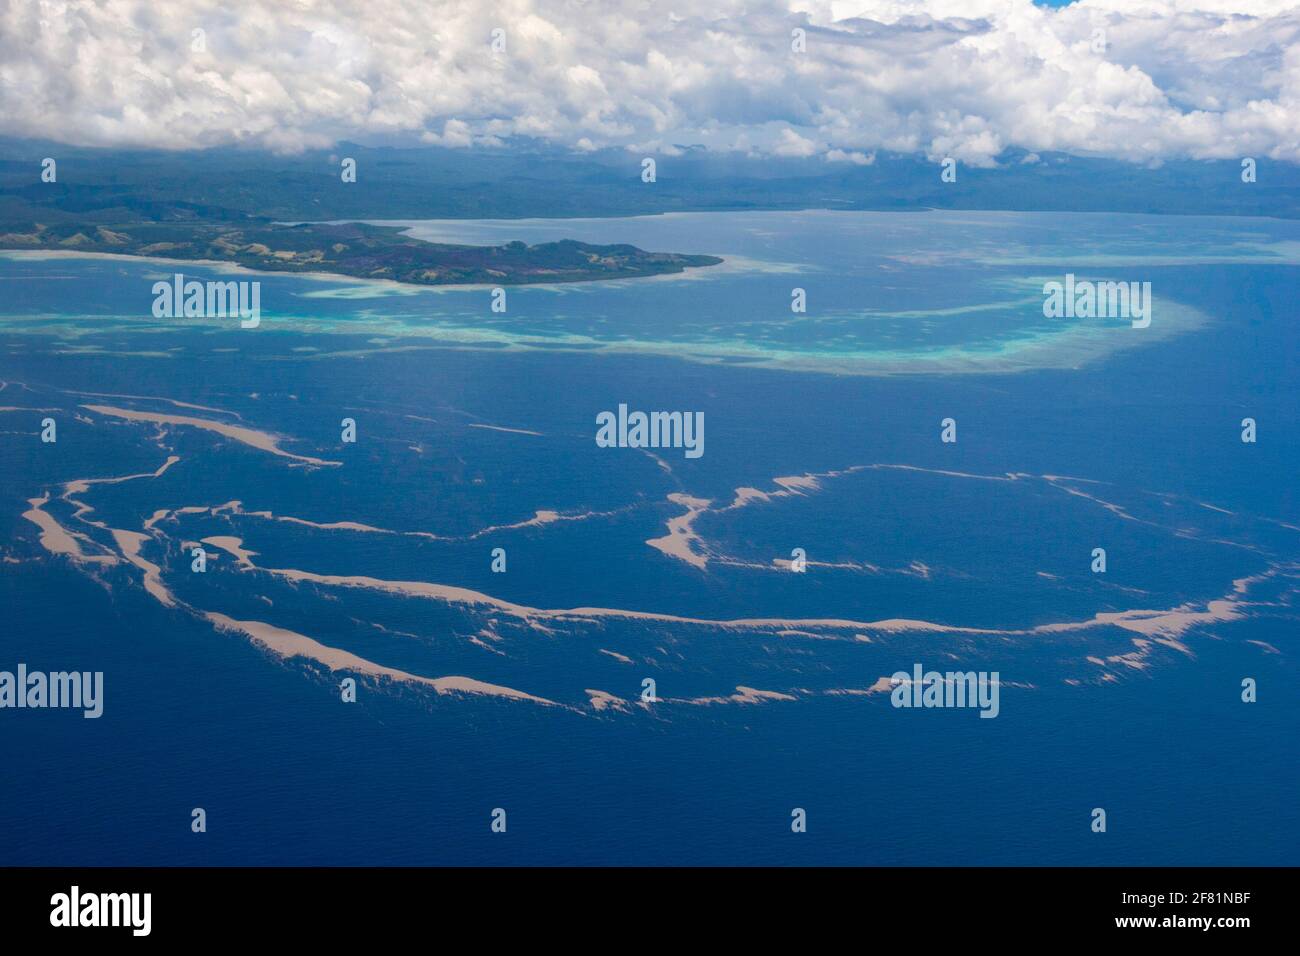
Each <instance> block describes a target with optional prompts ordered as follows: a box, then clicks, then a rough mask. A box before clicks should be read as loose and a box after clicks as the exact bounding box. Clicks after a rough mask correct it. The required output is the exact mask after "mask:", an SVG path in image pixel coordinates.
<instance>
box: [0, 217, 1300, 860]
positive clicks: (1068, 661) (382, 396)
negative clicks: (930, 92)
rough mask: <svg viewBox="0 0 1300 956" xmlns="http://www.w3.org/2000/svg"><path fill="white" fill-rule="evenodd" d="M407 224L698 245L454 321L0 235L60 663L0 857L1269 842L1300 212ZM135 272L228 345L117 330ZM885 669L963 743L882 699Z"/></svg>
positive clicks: (14, 507) (1292, 465)
mask: <svg viewBox="0 0 1300 956" xmlns="http://www.w3.org/2000/svg"><path fill="white" fill-rule="evenodd" d="M404 225H407V226H409V227H410V228H411V229H412V230H413V232H414V233H415V234H416V235H420V236H422V237H425V238H429V239H434V240H437V241H450V242H464V243H471V244H479V243H497V242H505V241H514V240H522V241H525V242H529V243H533V242H541V241H549V240H554V239H563V238H571V239H578V240H582V241H586V242H595V243H612V242H627V243H633V244H635V245H638V246H640V247H642V248H645V249H649V250H653V251H671V252H682V253H707V254H714V255H718V256H721V257H723V258H724V260H725V261H724V263H723V264H722V265H720V266H716V267H712V268H705V269H696V270H690V271H688V272H686V273H684V274H681V275H675V276H672V275H670V276H659V277H654V278H647V279H636V280H623V281H617V282H593V283H578V284H571V285H557V286H545V285H542V286H529V287H507V289H506V300H505V311H503V312H496V311H493V309H492V303H493V293H492V290H491V288H489V287H459V288H440V289H427V288H412V287H406V286H399V285H397V284H394V283H387V282H380V281H373V282H372V281H360V280H353V279H345V278H338V277H334V278H329V277H319V276H310V277H309V276H282V275H268V274H256V273H251V272H242V271H240V270H237V269H233V268H229V267H224V266H219V265H199V264H193V263H169V262H164V261H155V260H148V261H146V260H136V259H125V258H103V257H86V256H84V255H83V256H78V255H76V253H75V250H74V251H71V252H70V253H69V254H68V255H66V256H50V255H36V254H22V253H0V382H3V385H2V386H0V431H3V437H4V441H3V445H2V446H0V447H3V459H0V489H2V491H3V496H2V497H0V524H3V526H4V530H5V534H4V539H3V545H0V549H2V550H0V590H2V591H3V610H4V613H3V623H2V624H0V670H10V671H12V670H13V669H14V668H15V667H16V666H17V665H18V664H19V663H25V664H26V665H27V667H28V669H29V670H41V671H60V670H78V671H102V672H103V673H104V684H105V700H104V714H103V716H102V717H100V718H99V719H96V720H87V719H84V718H83V717H82V716H81V713H80V711H73V710H49V709H47V710H32V709H23V710H14V709H0V761H3V766H4V768H5V785H4V787H3V788H0V864H181V865H184V864H243V863H251V864H276V863H285V864H295V863H301V864H382V863H394V864H504V863H522V864H591V863H606V864H727V863H742V864H749V863H752V864H787V863H788V864H813V863H832V864H872V865H876V864H879V865H898V864H957V865H963V864H970V865H975V864H1059V865H1078V866H1089V865H1101V864H1240V865H1267V864H1290V865H1294V864H1296V863H1298V862H1300V809H1297V803H1296V800H1295V794H1296V790H1297V785H1298V784H1300V761H1298V760H1297V743H1296V741H1297V739H1300V737H1298V733H1297V732H1298V731H1300V706H1298V704H1300V698H1298V695H1297V689H1298V682H1297V670H1296V661H1295V654H1296V633H1297V623H1298V621H1300V611H1298V610H1297V607H1296V595H1297V587H1298V585H1300V496H1298V495H1297V487H1298V483H1297V475H1298V474H1300V442H1298V441H1297V434H1298V431H1300V402H1298V401H1297V397H1296V383H1297V381H1300V358H1298V356H1300V315H1298V312H1300V307H1298V306H1297V296H1296V288H1297V281H1296V280H1297V268H1298V267H1300V223H1291V222H1284V221H1274V220H1260V219H1231V218H1196V217H1159V216H1132V215H1109V214H1058V213H1052V214H1022V213H993V212H990V213H941V212H933V213H848V212H806V213H707V214H678V215H669V216H656V217H644V218H629V219H610V220H546V221H542V220H521V221H483V222H467V221H445V222H444V221H436V222H411V223H404ZM176 272H182V273H184V275H185V276H186V277H187V278H193V279H198V280H200V281H206V280H219V281H230V280H234V281H253V280H256V281H259V282H260V283H261V303H262V316H261V324H260V326H259V327H258V328H256V329H241V328H240V327H239V323H238V320H237V319H231V318H223V317H208V318H203V317H192V318H175V319H158V318H154V316H153V315H152V312H151V308H152V304H153V299H154V295H153V292H152V286H153V284H154V283H155V282H157V281H164V280H169V279H170V278H171V277H172V276H173V274H174V273H176ZM1066 274H1072V275H1074V276H1076V277H1077V278H1078V279H1080V280H1090V281H1126V282H1128V281H1137V282H1150V283H1151V288H1152V296H1153V302H1152V311H1151V323H1150V325H1149V327H1146V328H1138V327H1134V325H1133V324H1132V322H1131V321H1129V319H1127V318H1124V317H1118V318H1114V317H1112V318H1105V319H1093V318H1079V319H1076V318H1046V317H1045V316H1044V314H1043V298H1044V297H1043V291H1042V290H1043V284H1044V283H1045V282H1048V281H1063V280H1064V278H1065V276H1066ZM795 289H801V290H803V294H804V297H805V299H806V311H805V312H792V310H791V302H792V294H793V290H795ZM620 405H626V406H627V407H628V408H629V409H632V410H644V411H652V410H664V411H682V412H690V413H695V412H702V413H703V416H704V421H705V430H704V444H703V449H704V453H703V454H702V455H701V456H700V457H698V458H691V457H688V456H687V455H686V454H685V450H684V449H682V448H650V449H645V448H631V447H622V448H607V447H599V446H598V445H597V443H596V441H595V436H596V431H597V424H596V417H597V415H599V414H600V413H601V412H605V411H616V410H617V409H618V407H619V406H620ZM949 418H950V419H953V420H954V421H955V429H956V438H957V440H956V441H955V442H944V441H942V440H941V430H942V426H941V422H943V421H944V420H945V419H949ZM1247 418H1250V419H1253V420H1254V422H1255V424H1256V429H1257V431H1256V440H1255V441H1254V442H1243V441H1242V430H1243V426H1242V422H1243V419H1247ZM46 419H53V420H54V421H55V423H56V427H57V440H56V441H54V442H43V441H42V440H41V433H42V430H43V429H44V427H45V426H44V425H43V422H44V420H46ZM344 419H351V420H352V421H353V423H354V424H355V435H356V440H355V442H345V441H343V440H342V432H343V428H344V426H343V421H344ZM106 479H112V480H106ZM198 547H202V548H203V549H204V553H205V554H206V556H207V564H206V570H205V571H204V572H203V573H195V572H194V571H192V570H191V561H192V554H193V551H194V549H196V548H198ZM1097 548H1102V549H1104V550H1105V554H1106V570H1105V572H1104V573H1094V571H1093V570H1092V566H1093V562H1094V556H1093V555H1094V549H1097ZM494 549H502V551H503V552H504V560H505V570H504V571H494V570H493V562H494ZM800 553H801V554H803V555H805V556H806V562H807V566H806V570H805V571H804V572H803V573H796V572H795V571H794V570H793V569H792V565H791V562H792V561H793V560H795V559H796V557H797V555H798V554H800ZM917 664H920V665H922V667H923V668H924V669H926V670H938V671H962V672H965V671H976V672H981V673H985V672H987V673H993V672H996V673H997V674H998V675H999V676H998V681H999V688H1000V706H999V711H998V715H997V717H996V718H995V719H981V718H980V716H979V711H978V710H976V709H972V708H932V709H914V708H899V707H894V706H892V705H891V696H892V695H891V691H890V685H889V677H890V675H892V674H894V673H895V672H897V671H900V670H901V671H907V672H911V671H912V670H913V668H914V666H915V665H917ZM345 678H352V679H354V680H356V682H357V691H356V694H357V699H356V701H355V702H345V701H344V700H343V699H342V696H343V695H342V693H341V691H340V684H341V682H342V681H343V680H344V679H345ZM647 679H648V680H651V681H653V682H654V689H655V696H656V699H655V700H654V701H653V702H647V701H645V700H643V699H642V694H643V689H644V688H645V684H644V683H643V682H644V681H646V680H647ZM1246 679H1250V680H1251V681H1253V682H1254V685H1255V687H1256V692H1257V699H1256V700H1255V701H1254V702H1249V703H1248V702H1245V701H1243V699H1242V694H1243V690H1242V687H1243V681H1244V680H1246ZM194 808H203V809H204V810H205V811H206V818H207V829H206V832H203V833H195V832H192V830H191V814H192V810H193V809H194ZM498 808H499V809H502V810H504V811H505V814H506V819H507V826H506V831H505V832H504V833H501V832H493V829H492V826H491V824H492V820H493V811H494V810H497V809H498ZM796 808H798V809H802V810H804V811H805V813H806V819H807V829H806V832H801V833H797V832H793V831H792V827H791V821H792V811H793V810H795V809H796ZM1095 808H1102V809H1104V810H1105V811H1106V819H1107V828H1106V831H1105V832H1104V833H1098V832H1094V831H1093V829H1092V822H1093V811H1094V809H1095Z"/></svg>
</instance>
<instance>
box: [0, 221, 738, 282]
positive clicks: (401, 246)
mask: <svg viewBox="0 0 1300 956" xmlns="http://www.w3.org/2000/svg"><path fill="white" fill-rule="evenodd" d="M0 230H3V231H0V249H39V250H59V251H65V252H94V253H114V254H117V255H128V256H154V257H159V258H164V259H184V260H217V261H220V262H233V263H237V264H238V265H241V266H246V267H247V268H250V269H258V270H261V271H264V272H328V273H337V274H339V275H346V276H353V277H356V278H361V279H393V280H396V281H398V282H409V283H415V284H419V285H449V284H461V283H501V284H506V285H509V284H524V283H537V282H582V281H589V280H593V279H626V278H632V277H636V276H652V275H663V274H667V273H677V272H682V271H683V270H685V269H687V268H692V267H698V266H711V265H717V264H718V263H720V262H721V261H722V260H721V259H718V258H716V257H714V256H699V255H694V256H693V255H678V254H675V253H660V252H645V251H643V250H641V249H638V248H637V247H635V246H629V245H603V246H597V245H590V244H588V243H584V242H575V241H572V240H564V241H561V242H546V243H540V244H538V245H534V246H530V245H526V244H525V243H522V242H511V243H507V244H505V245H501V246H463V245H448V244H443V243H434V242H425V241H423V240H421V239H416V238H413V237H411V236H408V235H406V234H405V230H404V229H403V228H399V227H395V226H377V225H370V224H367V223H359V222H348V223H300V224H296V225H288V224H284V223H276V222H270V221H267V220H258V219H251V218H250V219H236V220H233V221H221V222H205V221H197V220H193V219H189V220H181V221H171V222H134V223H122V224H117V223H114V224H112V225H103V224H98V223H95V222H84V221H77V220H72V221H63V222H56V223H48V224H47V223H39V222H33V223H23V224H15V223H12V222H6V223H4V224H3V226H0Z"/></svg>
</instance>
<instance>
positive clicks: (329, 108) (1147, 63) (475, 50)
mask: <svg viewBox="0 0 1300 956" xmlns="http://www.w3.org/2000/svg"><path fill="white" fill-rule="evenodd" d="M494 31H499V32H494ZM795 31H802V33H796V32H795ZM1298 36H1300V4H1297V3H1296V2H1287V0H1080V2H1078V3H1075V4H1073V5H1071V6H1068V7H1065V8H1063V9H1060V10H1052V9H1047V8H1042V7H1038V6H1035V5H1033V4H1032V3H1031V2H1030V0H860V2H859V0H845V2H841V0H833V2H832V0H789V2H778V0H711V2H710V3H708V4H700V3H685V4H682V6H681V7H680V8H677V9H676V11H674V8H673V6H670V5H664V4H660V3H656V2H654V0H503V2H500V3H496V4H486V3H483V2H481V0H430V2H415V0H369V2H365V3H357V2H355V0H349V2H342V0H320V2H311V0H296V2H295V0H242V2H240V3H238V4H234V5H230V6H227V5H224V4H222V3H215V2H207V0H169V2H167V3H165V4H160V3H157V2H156V0H99V2H91V0H69V2H59V0H0V133H3V134H6V135H13V136H25V137H42V138H50V139H54V140H57V141H60V142H67V143H75V144H81V145H112V146H127V145H129V146H148V147H162V148H173V149H190V148H197V147H210V146H221V145H227V144H247V145H257V146H263V147H268V148H271V149H274V150H277V151H282V152H293V151H298V150H302V149H306V148H316V147H327V146H330V145H332V144H333V143H335V142H337V141H338V140H339V139H343V138H347V139H353V140H358V141H363V142H368V141H384V140H389V139H393V138H396V139H413V140H417V141H423V142H426V143H433V144H439V145H443V146H447V147H456V148H467V149H472V148H475V147H476V146H481V145H500V144H503V143H506V142H508V141H509V140H510V139H511V138H512V137H530V138H536V139H541V140H545V141H548V142H551V143H553V144H556V145H557V146H560V147H563V148H569V149H573V150H576V151H588V150H595V149H601V148H608V147H622V148H628V149H634V150H639V151H646V152H653V151H662V152H666V153H673V152H675V151H676V150H677V149H678V148H679V145H680V144H703V145H705V146H707V147H709V148H711V149H719V150H740V151H744V152H748V153H757V154H765V155H777V156H799V157H817V156H820V157H824V158H825V159H827V160H828V161H838V162H849V163H857V164H866V163H870V162H871V161H872V160H873V158H874V155H875V152H876V151H877V150H887V151H897V152H905V153H919V154H924V155H926V156H927V157H929V158H931V159H939V158H942V157H944V156H952V157H955V158H957V159H959V160H961V161H963V162H965V163H969V164H975V165H989V164H991V163H992V162H993V161H994V160H995V158H996V157H997V156H998V155H999V154H1001V153H1002V152H1003V151H1004V150H1006V149H1007V148H1010V147H1018V148H1021V149H1024V150H1029V151H1031V152H1041V151H1047V150H1061V151H1065V152H1070V153H1075V154H1088V155H1100V156H1108V157H1114V158H1120V159H1126V160H1131V161H1134V162H1141V163H1150V162H1161V161H1165V160H1169V159H1175V158H1184V157H1191V158H1232V157H1241V156H1255V157H1261V156H1267V157H1270V158H1273V159H1281V160H1289V161H1293V162H1295V161H1300V43H1298V42H1297V37H1298Z"/></svg>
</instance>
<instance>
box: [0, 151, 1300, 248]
mask: <svg viewBox="0 0 1300 956" xmlns="http://www.w3.org/2000/svg"><path fill="white" fill-rule="evenodd" d="M644 156H652V157H654V158H655V160H656V165H657V174H656V181H655V182H653V183H647V182H642V181H641V171H642V166H641V163H642V159H643V158H644ZM46 158H50V159H54V160H56V161H57V163H58V178H57V181H56V182H42V181H41V171H42V161H43V160H44V159H46ZM345 159H352V160H353V161H354V162H355V163H356V167H355V168H356V181H355V182H349V183H344V182H342V181H341V177H340V173H341V171H342V170H341V164H342V162H343V160H345ZM1244 159H1245V158H1244V157H1243V158H1237V159H1222V160H1203V161H1202V160H1197V161H1192V160H1180V161H1174V162H1168V163H1164V164H1163V165H1160V166H1144V165H1137V164H1134V163H1128V162H1123V161H1120V160H1114V159H1104V158H1097V157H1088V156H1072V155H1067V154H1064V153H1054V152H1046V151H1044V152H1040V153H1031V152H1027V151H1025V150H1016V149H1009V150H1007V151H1006V152H1005V153H1004V154H1003V155H1002V156H999V157H998V161H997V165H996V166H994V167H990V168H979V167H976V166H971V165H968V164H966V163H959V164H958V168H957V178H956V181H955V182H943V181H942V180H941V179H940V165H939V163H937V162H933V161H931V160H928V159H926V158H925V157H922V156H915V155H904V154H899V153H889V152H885V151H879V152H877V153H874V154H871V155H870V156H865V155H864V156H862V157H861V161H860V162H830V161H828V160H826V159H824V158H820V157H808V158H798V157H762V156H750V155H746V154H742V153H721V152H709V151H707V150H703V149H699V148H696V147H693V146H690V145H678V146H673V147H669V148H665V149H664V150H660V151H657V152H656V151H648V152H646V153H645V154H644V155H643V154H642V153H639V152H637V153H634V152H629V151H627V150H599V151H596V152H593V153H589V154H583V155H581V156H578V155H575V154H573V153H572V152H567V151H563V150H559V149H556V148H554V147H547V146H545V145H544V144H540V143H538V144H532V145H531V146H530V144H529V143H517V142H512V143H511V144H510V148H504V147H503V148H500V149H475V150H474V151H472V152H471V151H467V150H457V149H446V148H442V147H430V146H419V147H409V148H408V147H402V146H363V145H361V144H357V143H340V144H338V145H337V146H335V147H334V148H333V149H329V150H307V151H304V152H302V153H296V154H292V155H280V154H275V153H271V152H267V151H265V150H257V149H232V148H224V149H209V150H199V151H195V152H185V153H175V152H165V151H161V150H138V149H137V150H129V149H98V148H90V147H75V146H67V145H63V144H59V143H53V142H49V141H36V140H19V139H10V138H2V137H0V232H8V231H11V229H10V228H9V226H10V225H11V224H13V223H23V222H26V223H32V222H41V223H55V222H64V221H78V220H79V221H82V222H94V223H97V224H99V225H105V226H109V227H110V228H111V224H113V223H125V222H131V221H138V220H147V221H172V220H186V219H189V220H202V221H207V222H215V221H220V220H223V219H225V220H231V219H245V218H248V217H252V218H256V219H263V220H268V221H271V222H339V221H345V220H362V221H375V220H413V219H528V218H538V219H572V218H588V217H592V218H601V217H613V216H644V215H656V214H660V213H670V212H710V211H712V212H725V211H734V210H763V209H766V210H782V209H785V210H797V209H851V210H877V211H919V210H925V209H969V210H1008V211H1016V210H1023V211H1030V212H1051V211H1057V212H1120V213H1139V214H1159V215H1199V216H1207V215H1215V216H1271V217H1276V218H1281V219H1295V218H1300V166H1296V165H1294V164H1292V163H1288V162H1282V161H1276V160H1270V159H1268V158H1267V157H1265V156H1257V157H1254V158H1253V160H1252V161H1253V162H1254V164H1255V165H1256V167H1257V168H1256V169H1254V173H1255V176H1254V179H1255V181H1253V182H1247V181H1244V178H1243V172H1244V171H1243V166H1242V163H1243V161H1244Z"/></svg>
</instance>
